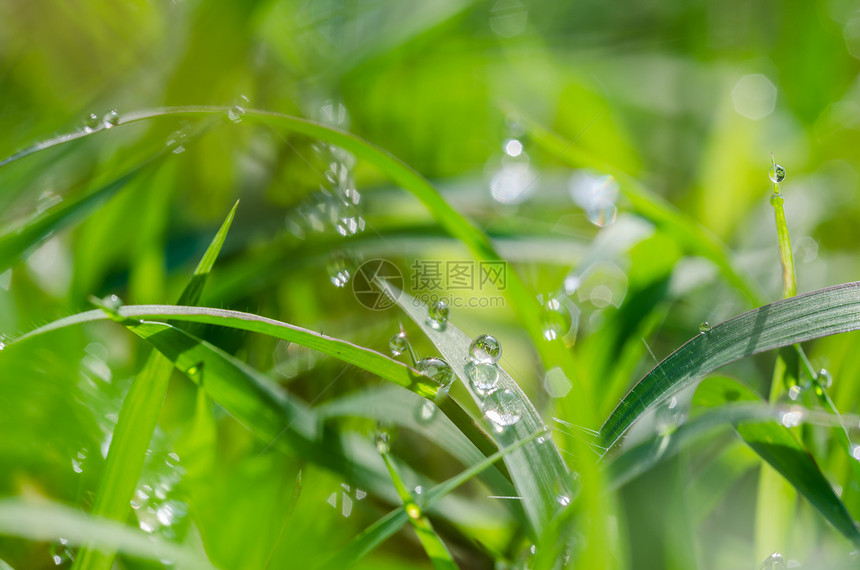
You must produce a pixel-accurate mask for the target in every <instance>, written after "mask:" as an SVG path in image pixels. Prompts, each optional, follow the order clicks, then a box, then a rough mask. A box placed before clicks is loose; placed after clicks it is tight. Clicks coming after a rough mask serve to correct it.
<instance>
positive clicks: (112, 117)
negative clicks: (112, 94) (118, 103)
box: [102, 109, 119, 129]
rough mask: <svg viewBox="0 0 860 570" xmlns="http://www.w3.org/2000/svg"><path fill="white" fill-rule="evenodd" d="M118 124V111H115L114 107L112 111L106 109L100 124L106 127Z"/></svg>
mask: <svg viewBox="0 0 860 570" xmlns="http://www.w3.org/2000/svg"><path fill="white" fill-rule="evenodd" d="M118 124H119V113H117V112H116V109H113V110H112V111H108V112H107V113H105V116H104V117H102V126H104V128H106V129H110V128H113V127H115V126H117V125H118Z"/></svg>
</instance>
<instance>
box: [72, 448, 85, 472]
mask: <svg viewBox="0 0 860 570" xmlns="http://www.w3.org/2000/svg"><path fill="white" fill-rule="evenodd" d="M86 459H87V450H86V448H84V449H81V450H80V451H78V453H77V455H75V456H74V457H73V458H72V469H73V470H74V472H75V473H83V472H84V461H86Z"/></svg>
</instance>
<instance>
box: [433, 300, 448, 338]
mask: <svg viewBox="0 0 860 570" xmlns="http://www.w3.org/2000/svg"><path fill="white" fill-rule="evenodd" d="M448 313H450V309H449V308H448V303H446V302H445V301H442V300H441V299H440V300H439V301H436V302H435V303H433V306H432V307H430V310H429V311H428V316H429V318H428V319H427V324H428V325H430V326H431V327H433V328H434V329H436V330H437V331H443V330H445V327H446V326H448Z"/></svg>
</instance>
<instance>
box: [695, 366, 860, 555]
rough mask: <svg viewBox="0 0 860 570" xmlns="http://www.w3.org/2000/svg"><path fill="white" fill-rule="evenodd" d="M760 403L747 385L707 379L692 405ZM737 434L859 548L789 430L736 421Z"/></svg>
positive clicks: (858, 535) (853, 529) (841, 508)
mask: <svg viewBox="0 0 860 570" xmlns="http://www.w3.org/2000/svg"><path fill="white" fill-rule="evenodd" d="M739 401H740V402H761V401H762V400H761V398H759V396H758V395H757V394H756V393H755V392H753V391H752V390H750V389H749V388H748V387H747V386H745V385H743V384H741V383H740V382H737V381H736V380H733V379H731V378H725V377H714V378H709V379H708V380H706V381H705V382H703V383H702V384H701V385H700V386H699V388H698V389H697V391H696V395H695V397H694V402H695V403H697V404H699V405H702V406H710V407H716V406H722V405H725V404H726V403H729V402H739ZM735 429H736V430H737V432H738V434H739V435H740V436H741V437H742V438H743V440H744V442H745V443H746V444H747V445H749V446H750V447H751V448H752V449H753V450H754V451H755V452H756V453H757V454H758V455H759V456H760V457H761V458H762V459H764V460H765V461H767V463H768V464H770V465H771V466H772V467H773V468H774V469H775V470H776V471H777V472H779V473H780V475H782V476H783V477H784V478H785V479H786V480H787V481H788V482H789V483H791V485H792V486H793V487H794V488H795V489H796V490H797V492H798V493H800V494H801V495H803V497H805V498H806V500H808V501H809V502H810V504H812V506H813V507H815V509H816V510H818V512H819V513H821V514H822V515H823V516H824V518H825V519H827V521H828V522H830V524H832V525H833V526H834V527H835V528H836V529H837V530H838V531H839V532H841V533H842V534H843V535H845V537H847V538H848V539H849V540H850V541H852V542H853V543H854V544H855V545H860V531H858V529H857V525H856V523H855V522H854V520H853V519H852V518H851V515H850V514H848V510H847V509H846V508H845V505H843V504H842V501H840V500H839V497H837V496H836V493H835V492H834V491H833V488H832V487H831V486H830V483H829V482H828V481H827V478H826V477H825V476H824V475H823V474H822V473H821V470H820V469H819V468H818V465H816V463H815V460H814V459H813V458H812V456H811V455H809V453H807V452H806V450H805V449H803V447H802V446H801V445H800V443H799V442H798V441H797V439H796V438H795V437H794V435H792V433H791V431H790V430H789V429H788V428H787V427H785V426H783V425H781V424H779V423H777V422H768V423H750V422H745V421H739V422H737V423H736V425H735Z"/></svg>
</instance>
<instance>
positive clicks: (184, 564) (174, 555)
mask: <svg viewBox="0 0 860 570" xmlns="http://www.w3.org/2000/svg"><path fill="white" fill-rule="evenodd" d="M0 534H3V535H7V536H17V537H20V538H24V539H27V540H37V541H56V540H59V539H60V538H64V539H66V540H67V541H68V542H69V543H70V544H73V545H83V544H90V543H93V541H95V544H97V545H98V547H100V548H105V549H110V550H118V551H120V552H124V553H125V554H128V555H130V556H135V557H140V558H144V559H147V560H152V561H153V562H158V561H161V560H170V561H172V562H175V563H176V564H177V566H178V567H179V568H213V566H212V564H210V563H209V561H208V560H206V558H205V555H204V554H203V553H202V552H192V551H189V550H188V549H187V548H183V547H180V546H177V545H176V544H174V543H171V542H168V541H166V540H164V539H162V538H159V537H158V536H154V535H151V534H147V533H145V532H143V531H142V530H139V529H136V528H132V527H129V526H126V525H123V524H120V523H118V522H116V521H112V520H108V519H103V518H98V517H94V516H91V515H87V514H85V513H82V512H81V511H79V510H78V509H73V508H71V507H67V506H65V505H61V504H58V503H53V502H38V503H34V502H28V501H21V500H17V499H3V500H0Z"/></svg>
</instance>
